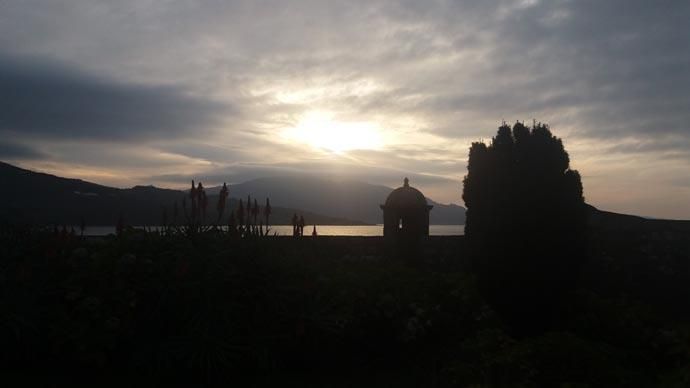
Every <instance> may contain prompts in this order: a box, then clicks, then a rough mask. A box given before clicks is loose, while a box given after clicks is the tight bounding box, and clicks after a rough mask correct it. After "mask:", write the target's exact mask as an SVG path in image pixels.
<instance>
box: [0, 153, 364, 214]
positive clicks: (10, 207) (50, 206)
mask: <svg viewBox="0 0 690 388" xmlns="http://www.w3.org/2000/svg"><path fill="white" fill-rule="evenodd" d="M0 182H2V187H3V188H2V190H0V222H5V223H6V222H9V223H21V224H35V225H51V224H66V225H79V224H80V222H81V219H82V218H83V219H84V221H85V223H86V224H87V225H115V224H116V223H117V220H118V218H119V217H120V214H122V215H123V216H124V219H125V222H126V223H128V224H130V225H159V224H161V223H162V220H163V208H164V207H167V208H168V218H169V219H170V220H171V219H172V206H173V204H174V203H175V202H176V201H177V202H178V205H179V206H180V216H179V218H178V220H179V221H181V220H182V218H183V217H182V208H181V201H182V199H183V198H184V196H185V195H186V193H185V192H183V191H180V190H170V189H161V188H157V187H154V186H135V187H133V188H131V189H118V188H113V187H108V186H102V185H98V184H95V183H91V182H86V181H83V180H80V179H69V178H62V177H58V176H55V175H50V174H45V173H40V172H34V171H30V170H25V169H22V168H19V167H16V166H13V165H11V164H8V163H4V162H0ZM233 196H234V195H233ZM243 197H244V198H246V195H244V196H243ZM216 198H217V197H215V196H209V220H213V219H214V217H215V214H216V213H215V201H216ZM252 198H254V195H252ZM257 200H258V201H259V203H261V204H262V205H263V204H264V203H265V201H266V197H265V196H257ZM237 204H238V201H237V200H236V199H230V202H229V204H228V209H232V208H235V207H236V206H237ZM295 213H297V214H300V215H304V218H305V220H306V221H307V223H309V224H312V223H316V224H321V225H326V224H328V225H353V224H354V225H357V224H362V222H361V221H357V220H351V219H346V218H340V217H332V216H327V215H323V214H318V213H316V212H311V211H305V210H301V209H294V208H285V207H281V206H272V215H271V219H270V221H271V223H272V224H274V225H278V224H289V223H290V220H291V218H292V215H293V214H295ZM228 215H229V210H227V213H226V214H225V217H227V216H228ZM223 222H224V223H225V222H227V218H225V220H224V221H223Z"/></svg>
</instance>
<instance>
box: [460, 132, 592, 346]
mask: <svg viewBox="0 0 690 388" xmlns="http://www.w3.org/2000/svg"><path fill="white" fill-rule="evenodd" d="M569 162H570V160H569V157H568V153H567V152H566V151H565V149H564V148H563V143H562V141H561V139H559V138H557V137H555V136H553V135H552V134H551V131H550V130H549V128H548V126H547V125H544V124H541V123H540V124H534V125H533V126H532V128H527V127H525V126H524V125H523V124H522V123H519V122H517V123H516V124H515V125H514V126H513V128H512V130H511V128H510V127H509V126H508V125H506V124H505V123H504V124H503V125H502V126H501V127H499V129H498V133H497V135H496V136H495V137H494V138H493V139H492V141H491V144H490V145H488V146H487V145H485V144H484V143H474V144H472V147H471V148H470V153H469V161H468V165H467V170H468V174H467V176H466V177H465V180H464V191H463V199H464V201H465V205H466V207H467V220H466V225H465V235H466V238H467V242H468V244H469V246H470V248H471V252H472V255H473V266H474V268H475V270H476V272H477V275H478V282H479V286H480V289H481V291H482V294H483V295H484V297H485V299H486V300H487V301H488V302H489V303H490V304H491V305H492V307H494V309H495V310H497V311H498V312H499V314H501V315H502V316H503V317H504V319H505V320H506V321H507V322H509V323H510V324H511V325H512V326H513V327H514V328H516V329H517V330H519V331H522V332H529V331H539V330H542V329H545V328H546V327H548V326H549V324H551V323H553V320H554V319H555V318H557V317H558V316H559V313H560V312H561V311H562V308H563V307H564V306H565V304H566V303H567V300H568V299H567V297H568V296H569V295H570V293H571V292H572V290H573V289H574V287H575V285H576V281H577V278H578V273H579V269H580V267H581V265H582V263H583V260H584V257H585V254H586V214H587V213H586V207H585V202H584V198H583V195H582V183H581V182H580V175H579V174H578V172H577V171H575V170H571V169H570V168H569Z"/></svg>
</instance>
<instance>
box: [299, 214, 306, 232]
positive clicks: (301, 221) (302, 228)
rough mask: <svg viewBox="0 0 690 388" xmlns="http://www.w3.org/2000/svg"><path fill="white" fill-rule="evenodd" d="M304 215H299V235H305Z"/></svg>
mask: <svg viewBox="0 0 690 388" xmlns="http://www.w3.org/2000/svg"><path fill="white" fill-rule="evenodd" d="M304 225H305V223H304V216H303V215H300V216H299V235H300V236H304Z"/></svg>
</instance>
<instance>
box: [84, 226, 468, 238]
mask: <svg viewBox="0 0 690 388" xmlns="http://www.w3.org/2000/svg"><path fill="white" fill-rule="evenodd" d="M141 228H143V227H141ZM147 228H148V229H149V230H159V229H160V228H161V227H160V226H150V227H147ZM74 229H75V230H76V231H77V233H79V229H78V228H74ZM311 231H312V226H311V225H310V226H307V227H305V228H304V234H305V235H311ZM316 232H317V233H318V234H319V235H320V236H383V225H317V226H316ZM114 233H115V227H114V226H87V227H86V229H85V230H84V234H85V235H87V236H106V235H109V234H114ZM270 233H271V235H272V234H274V233H278V235H280V236H290V235H292V225H271V232H270ZM464 233H465V225H430V226H429V234H430V235H432V236H461V235H463V234H464Z"/></svg>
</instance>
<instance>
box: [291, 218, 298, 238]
mask: <svg viewBox="0 0 690 388" xmlns="http://www.w3.org/2000/svg"><path fill="white" fill-rule="evenodd" d="M298 225H299V219H298V218H297V213H294V214H293V215H292V235H293V236H294V237H297V236H298V235H299V227H298Z"/></svg>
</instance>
